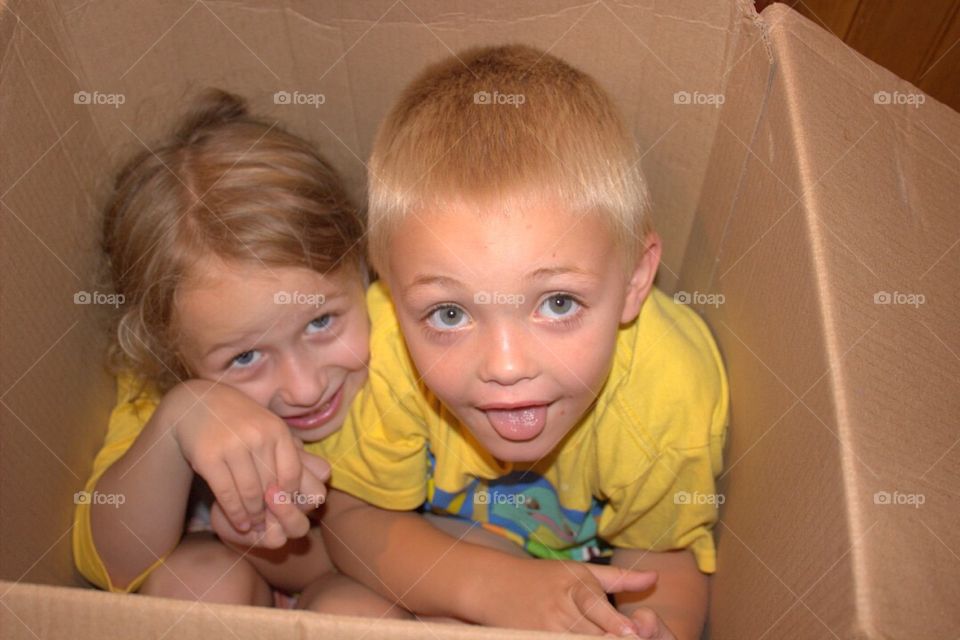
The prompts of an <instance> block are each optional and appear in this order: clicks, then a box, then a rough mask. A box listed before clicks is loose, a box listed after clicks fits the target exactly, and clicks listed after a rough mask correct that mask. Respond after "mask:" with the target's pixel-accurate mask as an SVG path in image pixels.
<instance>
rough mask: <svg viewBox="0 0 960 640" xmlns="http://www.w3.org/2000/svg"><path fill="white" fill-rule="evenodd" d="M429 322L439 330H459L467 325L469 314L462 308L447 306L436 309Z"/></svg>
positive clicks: (429, 317)
mask: <svg viewBox="0 0 960 640" xmlns="http://www.w3.org/2000/svg"><path fill="white" fill-rule="evenodd" d="M427 320H428V321H429V322H430V324H431V325H433V326H434V327H435V328H437V329H458V328H460V327H462V326H464V324H466V321H467V314H466V312H465V311H464V310H463V309H461V308H460V307H455V306H452V305H447V306H444V307H437V308H436V309H434V310H433V311H432V312H431V313H430V315H429V316H428V317H427Z"/></svg>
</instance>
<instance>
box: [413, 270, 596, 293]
mask: <svg viewBox="0 0 960 640" xmlns="http://www.w3.org/2000/svg"><path fill="white" fill-rule="evenodd" d="M568 274H569V275H575V276H584V277H587V278H596V277H597V274H595V273H593V272H592V271H585V270H584V269H580V268H577V267H541V268H540V269H537V270H535V271H531V272H530V273H528V274H526V275H525V276H523V279H524V280H542V279H543V278H549V277H551V276H561V275H568ZM430 285H439V286H447V287H452V288H459V289H466V288H467V285H465V284H463V283H462V282H460V281H459V280H457V279H456V278H451V277H449V276H439V275H419V276H417V277H416V278H414V280H413V282H411V283H410V284H409V285H408V286H407V287H405V288H404V290H403V292H404V293H409V292H410V291H411V290H413V289H415V288H417V287H427V286H430Z"/></svg>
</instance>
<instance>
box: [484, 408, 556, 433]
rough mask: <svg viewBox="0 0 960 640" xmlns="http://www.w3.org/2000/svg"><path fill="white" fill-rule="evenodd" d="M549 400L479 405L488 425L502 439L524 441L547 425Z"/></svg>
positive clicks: (540, 431)
mask: <svg viewBox="0 0 960 640" xmlns="http://www.w3.org/2000/svg"><path fill="white" fill-rule="evenodd" d="M549 407H550V403H549V402H542V403H536V404H526V405H515V406H496V405H489V406H486V407H480V410H481V411H483V412H484V413H485V414H486V415H487V420H489V421H490V426H491V427H493V430H494V431H496V432H497V434H498V435H499V436H500V437H501V438H503V439H504V440H510V441H512V442H526V441H528V440H533V439H534V438H536V437H537V436H539V435H540V434H541V433H542V432H543V429H544V428H545V427H546V426H547V409H548V408H549Z"/></svg>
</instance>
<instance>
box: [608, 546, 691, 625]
mask: <svg viewBox="0 0 960 640" xmlns="http://www.w3.org/2000/svg"><path fill="white" fill-rule="evenodd" d="M612 564H614V565H616V566H619V567H624V568H626V569H633V570H638V569H643V570H654V571H656V572H657V573H658V574H659V575H660V579H659V581H658V582H657V585H656V587H655V588H653V589H648V590H647V591H644V592H632V593H620V594H617V596H616V601H617V608H618V609H620V611H621V612H623V613H625V614H627V615H629V616H632V617H633V618H634V619H635V620H637V621H638V622H639V623H640V624H641V625H644V626H645V627H646V628H647V629H648V630H649V629H652V628H653V627H655V626H660V627H661V629H660V630H659V633H660V635H656V634H655V633H650V634H648V635H647V636H646V637H655V638H674V637H675V638H677V639H678V640H697V639H698V638H700V634H701V632H702V631H703V625H704V622H705V620H706V615H707V596H708V585H709V579H708V577H707V576H706V575H704V574H703V573H701V572H700V570H699V569H698V568H697V562H696V560H695V559H694V556H693V553H692V552H690V551H688V550H681V551H666V552H656V551H646V550H643V549H616V550H614V552H613V560H612ZM658 616H659V620H658V619H657V617H658ZM663 626H665V627H667V630H664V629H662V627H663ZM670 632H672V635H671V633H670ZM641 637H644V634H642V633H641Z"/></svg>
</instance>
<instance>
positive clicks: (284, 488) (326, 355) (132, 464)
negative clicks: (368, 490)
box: [73, 91, 408, 617]
mask: <svg viewBox="0 0 960 640" xmlns="http://www.w3.org/2000/svg"><path fill="white" fill-rule="evenodd" d="M362 234H363V228H362V224H361V222H360V219H359V216H358V214H357V212H356V209H355V208H354V206H353V205H352V204H351V202H350V200H349V199H348V197H347V195H346V193H345V192H344V190H343V188H342V187H341V185H340V181H339V178H338V176H337V175H336V173H335V172H334V170H333V169H332V168H331V167H330V165H329V164H327V163H326V162H325V161H324V160H323V159H322V158H321V157H320V156H319V155H318V154H317V153H316V152H315V151H314V150H313V149H312V148H311V146H310V145H309V144H308V143H306V142H305V141H304V140H302V139H300V138H297V137H296V136H293V135H291V134H289V133H287V132H285V131H283V130H282V129H281V128H279V127H277V126H276V123H274V124H272V125H269V124H267V123H265V122H262V121H260V120H257V119H254V118H252V117H250V116H249V115H248V113H247V110H246V107H245V105H244V102H243V101H242V100H241V99H240V98H237V97H236V96H233V95H230V94H227V93H224V92H222V91H210V92H208V93H206V94H204V95H203V96H201V97H200V98H199V99H198V100H197V101H196V103H195V104H194V106H193V110H192V113H191V114H190V115H189V116H188V117H186V118H185V119H184V120H183V122H182V123H181V125H180V126H179V127H178V129H177V131H176V133H175V134H174V136H173V137H172V139H171V140H170V141H169V142H168V143H167V144H165V145H164V146H163V147H161V148H160V149H157V150H148V151H144V152H143V153H141V154H140V155H139V156H137V157H136V158H134V159H133V160H132V161H131V162H130V163H129V164H127V165H126V167H125V168H124V169H123V170H122V171H121V172H120V174H119V176H118V177H117V180H116V185H115V189H114V192H113V194H112V197H111V199H110V202H109V205H108V207H107V209H106V213H105V219H104V226H103V246H104V252H105V255H106V258H107V266H108V271H109V274H110V277H111V279H112V282H113V285H114V288H115V291H116V293H118V294H119V295H120V296H122V298H120V299H121V300H123V301H124V304H123V306H121V307H120V309H119V310H118V312H117V317H116V318H115V322H114V325H113V329H112V331H111V335H112V339H111V343H112V344H111V348H110V353H111V363H112V365H113V368H114V372H115V373H117V374H118V394H119V396H118V406H117V407H116V408H115V410H114V412H113V414H112V415H111V419H110V425H109V429H108V433H107V437H106V443H105V444H104V447H103V449H102V450H101V451H100V453H99V454H98V455H97V457H96V460H95V462H94V470H93V474H92V475H91V477H90V479H89V481H88V482H87V485H86V490H85V491H84V492H81V493H80V494H78V495H80V496H81V499H79V500H78V502H79V504H78V506H77V509H76V515H75V525H76V526H75V527H74V531H73V533H74V536H73V544H74V556H75V560H76V564H77V567H78V569H79V570H80V572H81V573H82V574H83V575H84V576H86V577H87V578H88V579H89V580H90V581H91V582H93V583H94V584H96V585H98V586H99V587H101V588H105V589H109V590H111V591H134V590H139V592H140V593H146V594H151V595H160V596H167V597H174V598H182V599H193V600H200V601H206V602H223V603H242V604H259V605H270V604H272V603H273V602H274V594H273V592H272V589H273V590H276V591H277V592H279V593H296V592H300V591H303V596H302V597H301V599H300V603H299V606H301V607H304V608H313V609H316V610H326V611H335V612H339V613H354V614H366V615H377V616H381V615H387V616H391V617H407V615H408V614H406V612H405V611H403V610H401V609H399V608H397V607H394V606H392V604H391V603H389V602H387V601H386V600H384V599H383V598H381V597H380V596H378V595H376V594H374V593H373V592H372V591H369V590H367V589H366V588H365V587H362V586H361V585H359V584H358V583H355V582H353V581H351V580H350V579H348V578H346V577H344V576H341V575H339V574H337V573H336V572H335V570H334V569H333V568H332V564H331V563H330V561H329V559H328V558H327V555H326V552H325V550H324V547H323V543H322V539H321V537H320V535H319V531H318V529H319V528H318V527H311V524H312V521H311V520H310V517H313V516H315V513H316V512H315V508H316V507H317V506H318V505H319V504H321V503H322V502H323V498H324V495H325V487H324V482H325V480H326V479H327V477H328V474H329V467H328V466H327V465H326V462H324V461H323V460H322V459H320V458H318V457H316V456H314V455H311V454H310V453H309V452H308V451H305V450H304V446H303V445H304V443H307V444H308V445H309V443H312V442H316V441H318V440H320V439H322V438H324V437H325V436H327V435H329V434H330V433H332V432H334V431H336V430H337V429H338V428H339V427H340V425H341V424H342V422H343V419H344V417H345V415H346V413H347V409H348V407H349V404H350V401H351V399H352V398H353V396H354V395H355V394H356V392H357V391H358V390H359V389H360V387H361V386H362V385H363V383H364V381H365V379H366V365H367V360H368V357H369V348H368V344H367V343H368V338H369V330H370V327H369V319H368V317H367V313H366V306H365V287H366V284H367V283H368V278H367V272H366V268H365V267H364V262H363V243H362ZM307 448H309V446H308V447H307ZM195 478H196V479H197V480H202V482H198V483H197V484H198V485H201V486H202V485H204V484H205V485H206V486H208V487H209V489H210V491H211V492H212V496H213V498H214V499H215V501H214V502H213V503H212V507H211V509H210V512H209V517H208V518H207V522H204V518H202V517H201V518H200V524H199V526H198V525H197V523H196V520H197V519H196V518H195V519H194V520H195V521H194V523H193V524H192V525H191V527H190V528H189V529H188V531H187V533H186V534H185V535H184V519H185V514H186V513H187V510H188V499H189V497H190V495H191V485H192V484H194V480H195ZM121 497H122V499H121ZM200 515H201V516H202V512H200ZM211 529H212V531H213V532H215V534H216V535H215V534H214V533H212V532H211ZM271 588H272V589H271ZM280 601H282V598H281V599H280Z"/></svg>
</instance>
